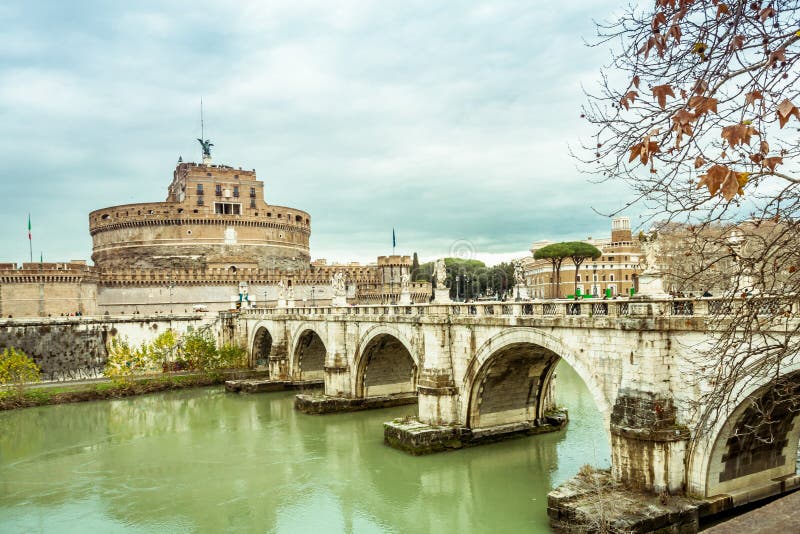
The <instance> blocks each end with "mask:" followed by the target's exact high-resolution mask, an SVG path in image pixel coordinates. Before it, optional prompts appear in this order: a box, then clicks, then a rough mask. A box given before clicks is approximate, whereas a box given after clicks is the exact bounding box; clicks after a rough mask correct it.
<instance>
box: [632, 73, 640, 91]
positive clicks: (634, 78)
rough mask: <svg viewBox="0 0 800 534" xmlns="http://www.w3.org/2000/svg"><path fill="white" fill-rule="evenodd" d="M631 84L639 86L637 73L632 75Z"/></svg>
mask: <svg viewBox="0 0 800 534" xmlns="http://www.w3.org/2000/svg"><path fill="white" fill-rule="evenodd" d="M633 86H634V87H635V88H637V89H638V88H639V76H638V75H637V76H634V77H633Z"/></svg>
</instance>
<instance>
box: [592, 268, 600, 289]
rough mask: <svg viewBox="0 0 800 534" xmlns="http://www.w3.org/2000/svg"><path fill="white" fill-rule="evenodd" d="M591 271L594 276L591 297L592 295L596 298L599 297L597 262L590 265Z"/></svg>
mask: <svg viewBox="0 0 800 534" xmlns="http://www.w3.org/2000/svg"><path fill="white" fill-rule="evenodd" d="M592 269H593V274H594V276H592V295H594V296H595V297H596V296H598V295H599V291H600V290H599V287H598V285H597V262H596V261H595V264H594V265H592Z"/></svg>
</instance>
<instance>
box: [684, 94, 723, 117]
mask: <svg viewBox="0 0 800 534" xmlns="http://www.w3.org/2000/svg"><path fill="white" fill-rule="evenodd" d="M689 107H690V108H692V109H694V111H695V113H696V114H697V115H698V116H699V115H702V114H704V113H708V112H709V111H713V112H714V113H716V112H717V99H716V98H711V97H710V96H693V97H692V98H690V99H689Z"/></svg>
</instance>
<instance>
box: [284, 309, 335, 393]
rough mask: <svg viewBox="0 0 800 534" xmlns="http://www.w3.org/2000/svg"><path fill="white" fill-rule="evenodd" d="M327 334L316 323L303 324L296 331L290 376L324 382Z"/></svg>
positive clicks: (290, 357) (296, 378)
mask: <svg viewBox="0 0 800 534" xmlns="http://www.w3.org/2000/svg"><path fill="white" fill-rule="evenodd" d="M326 342H327V337H326V336H325V332H323V331H321V330H320V329H318V328H317V325H315V324H314V323H309V322H307V323H302V324H301V325H300V327H299V328H297V330H296V331H295V335H294V339H293V341H292V352H291V353H290V355H289V360H290V361H289V374H290V375H291V376H292V378H294V379H295V380H322V379H323V378H324V376H325V361H326V360H327V356H328V349H327V346H326Z"/></svg>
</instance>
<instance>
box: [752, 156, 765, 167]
mask: <svg viewBox="0 0 800 534" xmlns="http://www.w3.org/2000/svg"><path fill="white" fill-rule="evenodd" d="M750 160H751V161H752V162H753V163H755V164H756V165H760V164H761V162H762V161H764V156H763V155H762V154H750Z"/></svg>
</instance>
